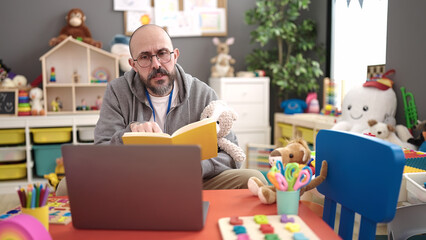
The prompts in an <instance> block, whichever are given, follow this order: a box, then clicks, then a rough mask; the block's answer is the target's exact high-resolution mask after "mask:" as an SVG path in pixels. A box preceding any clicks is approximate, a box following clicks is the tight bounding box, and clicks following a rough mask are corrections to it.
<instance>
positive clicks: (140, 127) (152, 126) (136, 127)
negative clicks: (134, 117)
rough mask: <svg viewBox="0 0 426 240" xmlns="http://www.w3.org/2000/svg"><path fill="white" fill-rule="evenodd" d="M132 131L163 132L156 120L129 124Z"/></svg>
mask: <svg viewBox="0 0 426 240" xmlns="http://www.w3.org/2000/svg"><path fill="white" fill-rule="evenodd" d="M130 129H131V130H132V132H158V133H161V132H163V131H162V130H161V128H160V126H158V124H157V123H156V122H144V123H140V122H134V123H132V124H131V125H130Z"/></svg>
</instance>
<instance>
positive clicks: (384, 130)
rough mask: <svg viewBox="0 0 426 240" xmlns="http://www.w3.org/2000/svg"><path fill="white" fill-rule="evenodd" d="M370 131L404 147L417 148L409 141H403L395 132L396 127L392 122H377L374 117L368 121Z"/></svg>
mask: <svg viewBox="0 0 426 240" xmlns="http://www.w3.org/2000/svg"><path fill="white" fill-rule="evenodd" d="M368 126H370V128H369V133H371V134H373V135H374V136H376V137H378V138H380V139H383V140H385V141H388V142H391V143H393V144H396V145H398V146H401V147H403V148H409V149H415V148H416V147H415V146H414V145H412V144H410V143H408V142H403V141H402V140H401V139H399V137H398V136H397V135H396V133H395V128H394V127H393V126H392V125H390V124H385V123H382V122H377V121H376V120H374V119H371V120H369V121H368Z"/></svg>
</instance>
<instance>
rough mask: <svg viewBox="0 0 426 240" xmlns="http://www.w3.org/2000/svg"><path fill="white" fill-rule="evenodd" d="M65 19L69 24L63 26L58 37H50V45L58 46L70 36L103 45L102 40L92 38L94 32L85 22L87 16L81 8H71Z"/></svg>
mask: <svg viewBox="0 0 426 240" xmlns="http://www.w3.org/2000/svg"><path fill="white" fill-rule="evenodd" d="M65 20H66V21H67V25H66V26H65V27H63V28H62V30H61V32H60V33H59V36H58V37H54V38H52V39H50V41H49V45H50V46H52V47H53V46H56V45H57V44H59V43H60V42H62V41H63V40H64V39H65V38H67V37H68V36H72V37H73V38H75V39H78V40H81V41H83V42H85V43H88V44H90V45H93V46H95V47H98V48H101V47H102V42H99V41H95V40H93V39H92V34H91V33H90V30H89V28H88V27H87V26H86V25H85V24H84V22H85V21H86V16H85V15H84V13H83V11H82V10H81V9H80V8H73V9H71V10H70V11H69V12H68V14H67V16H66V17H65Z"/></svg>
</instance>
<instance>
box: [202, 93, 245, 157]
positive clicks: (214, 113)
mask: <svg viewBox="0 0 426 240" xmlns="http://www.w3.org/2000/svg"><path fill="white" fill-rule="evenodd" d="M204 118H213V119H215V120H216V130H217V145H218V146H219V148H220V149H221V150H223V151H225V152H226V153H228V154H229V156H231V157H232V159H234V161H237V162H244V161H245V160H246V155H245V153H244V151H243V150H242V149H241V148H240V147H239V146H238V145H236V144H234V143H233V142H231V141H229V140H228V139H226V138H225V137H226V136H227V135H228V134H229V133H230V132H231V128H232V126H233V124H234V121H236V120H237V113H236V112H235V111H234V110H233V109H231V108H230V107H229V106H228V105H227V104H226V102H224V101H222V100H216V101H211V102H210V103H209V105H207V107H205V108H204V110H203V112H202V113H201V119H204Z"/></svg>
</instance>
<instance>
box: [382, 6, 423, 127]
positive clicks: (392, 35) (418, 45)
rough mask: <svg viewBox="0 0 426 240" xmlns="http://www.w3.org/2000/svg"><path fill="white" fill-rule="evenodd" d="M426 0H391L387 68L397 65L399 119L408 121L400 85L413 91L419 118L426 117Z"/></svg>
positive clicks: (401, 121) (400, 121)
mask: <svg viewBox="0 0 426 240" xmlns="http://www.w3.org/2000/svg"><path fill="white" fill-rule="evenodd" d="M425 10H426V1H424V0H411V1H400V0H389V3H388V34H387V35H388V36H387V47H386V68H387V69H395V70H396V74H395V75H394V76H393V78H392V79H393V80H394V83H395V84H394V90H395V92H396V94H397V98H398V110H397V122H398V123H401V124H405V123H406V120H405V115H404V103H403V100H402V96H401V90H400V87H405V88H406V91H408V92H411V93H413V95H414V99H415V102H416V105H417V113H418V117H419V120H426V108H425V106H424V105H423V104H425V103H426V94H425V92H424V91H425V89H426V80H425V78H426V73H425V63H426V45H425V39H426V28H425V26H424V25H423V24H425V23H426V15H425Z"/></svg>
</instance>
